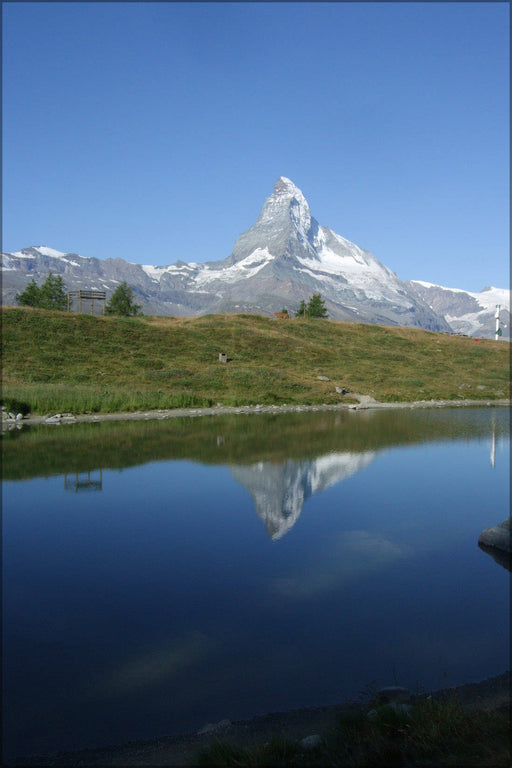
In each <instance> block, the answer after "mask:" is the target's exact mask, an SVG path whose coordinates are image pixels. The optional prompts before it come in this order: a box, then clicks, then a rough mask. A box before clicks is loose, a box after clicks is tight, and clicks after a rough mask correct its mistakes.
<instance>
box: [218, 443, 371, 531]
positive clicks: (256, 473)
mask: <svg viewBox="0 0 512 768" xmlns="http://www.w3.org/2000/svg"><path fill="white" fill-rule="evenodd" d="M375 456H376V454H375V453H374V452H372V451H368V452H366V453H329V454H327V455H326V456H319V457H318V458H317V459H313V460H310V461H283V462H276V463H274V462H265V461H260V462H258V463H257V464H251V465H250V466H230V471H231V474H232V475H233V477H234V478H235V480H237V481H238V482H239V483H241V484H242V485H243V486H244V487H245V488H246V489H247V490H248V491H249V493H250V495H251V498H252V500H253V502H254V506H255V507H256V512H257V514H258V516H259V517H260V518H261V519H262V520H263V522H264V523H265V527H266V529H267V532H268V535H269V536H270V538H271V539H274V540H276V539H280V538H281V537H282V536H284V535H285V533H287V532H288V531H289V530H290V528H292V527H293V526H294V525H295V523H296V522H297V519H298V517H299V515H300V513H301V512H302V507H303V505H304V502H305V501H306V500H307V499H309V497H310V496H312V495H313V494H314V493H320V492H321V491H323V490H325V489H326V488H329V486H331V485H335V484H336V483H339V482H341V481H342V480H344V479H345V478H346V477H350V475H354V474H355V473H356V472H360V471H361V470H362V469H364V468H365V467H366V466H368V464H370V462H371V461H373V459H374V458H375Z"/></svg>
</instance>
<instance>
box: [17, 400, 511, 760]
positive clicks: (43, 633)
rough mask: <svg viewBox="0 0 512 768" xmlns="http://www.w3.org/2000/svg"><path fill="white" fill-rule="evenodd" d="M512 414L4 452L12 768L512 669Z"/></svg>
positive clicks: (30, 439) (309, 417)
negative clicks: (371, 690)
mask: <svg viewBox="0 0 512 768" xmlns="http://www.w3.org/2000/svg"><path fill="white" fill-rule="evenodd" d="M509 418H510V413H509V411H508V410H506V409H500V408H489V409H487V408H481V409H472V410H466V409H453V410H427V411H411V412H401V411H394V412H377V411H375V412H370V411H368V412H363V411H360V412H343V413H313V414H299V415H298V414H289V415H285V414H283V415H280V416H265V415H259V416H256V415H254V416H247V417H246V416H236V417H224V418H221V417H204V418H202V419H188V420H186V419H181V420H171V421H166V422H145V423H121V424H119V423H118V424H107V423H102V424H81V425H72V426H67V427H65V426H61V427H40V428H32V429H24V430H21V431H13V432H11V433H8V434H6V435H5V436H4V438H3V450H4V462H3V463H4V470H3V471H4V483H3V632H4V638H3V643H4V645H3V689H4V699H3V718H4V749H5V755H4V756H5V758H7V759H11V758H13V757H14V756H16V755H18V756H21V755H26V754H30V753H47V752H53V751H57V750H69V749H79V748H83V747H95V746H105V745H108V744H116V743H122V742H126V741H129V740H139V739H150V738H156V737H159V736H163V735H172V734H179V733H183V732H187V731H195V730H197V729H199V728H201V727H202V726H203V725H204V724H205V723H206V722H215V721H218V720H221V719H223V718H229V719H230V720H237V719H243V718H247V717H250V716H252V715H256V714H263V713H266V712H274V711H279V710H285V709H290V708H295V707H302V706H312V705H320V704H328V703H338V702H342V701H345V700H348V699H353V698H355V697H357V696H358V695H359V694H360V692H361V691H363V690H364V689H366V688H367V687H369V686H372V685H376V686H383V685H393V684H399V685H405V686H408V687H411V688H416V687H418V686H419V687H421V688H424V689H429V688H436V687H445V686H451V685H456V684H461V683H465V682H470V681H475V680H479V679H483V678H485V677H488V676H490V675H494V674H498V673H501V672H503V671H504V670H506V669H508V668H509V640H510V638H509V584H510V578H509V573H508V571H507V570H506V569H505V568H503V567H502V566H500V565H499V564H498V563H496V562H495V561H494V560H493V559H492V557H490V556H489V555H488V554H487V553H485V552H483V551H482V550H480V549H479V547H478V545H477V540H478V536H479V534H480V532H481V531H482V530H483V529H484V528H487V527H490V526H493V525H496V524H497V523H499V522H502V521H503V520H504V519H505V518H506V517H508V515H509V472H508V468H509V453H510V441H509V426H510V421H509Z"/></svg>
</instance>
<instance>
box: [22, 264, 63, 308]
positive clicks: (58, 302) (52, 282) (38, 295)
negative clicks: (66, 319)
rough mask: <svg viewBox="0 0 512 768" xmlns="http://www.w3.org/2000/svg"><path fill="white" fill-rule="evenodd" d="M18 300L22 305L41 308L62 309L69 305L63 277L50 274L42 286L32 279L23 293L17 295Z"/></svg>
mask: <svg viewBox="0 0 512 768" xmlns="http://www.w3.org/2000/svg"><path fill="white" fill-rule="evenodd" d="M16 301H17V302H18V304H20V306H22V307H39V308H40V309H60V310H61V311H64V310H65V309H66V307H67V296H66V291H65V288H64V283H63V281H62V277H61V276H60V275H57V276H56V277H55V276H54V275H52V273H51V272H50V274H49V275H48V277H47V278H46V280H45V281H44V283H43V284H42V285H41V286H38V285H36V283H35V281H34V280H33V279H32V280H31V281H30V283H29V284H28V285H27V287H26V288H25V290H24V291H22V293H19V294H18V295H17V296H16Z"/></svg>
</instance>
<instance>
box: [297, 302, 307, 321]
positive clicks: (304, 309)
mask: <svg viewBox="0 0 512 768" xmlns="http://www.w3.org/2000/svg"><path fill="white" fill-rule="evenodd" d="M306 314H307V307H306V302H305V301H304V299H302V301H301V303H300V306H299V308H298V310H297V311H296V313H295V317H306Z"/></svg>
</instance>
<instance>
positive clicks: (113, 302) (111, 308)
mask: <svg viewBox="0 0 512 768" xmlns="http://www.w3.org/2000/svg"><path fill="white" fill-rule="evenodd" d="M140 310H141V306H140V304H134V303H133V290H132V289H131V288H130V287H129V285H128V284H127V283H126V282H122V283H121V285H118V286H117V288H116V289H115V291H114V293H113V294H112V296H111V298H110V299H109V301H108V302H107V306H106V307H105V312H106V314H107V315H120V316H121V317H133V316H135V315H142V312H141V311H140Z"/></svg>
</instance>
